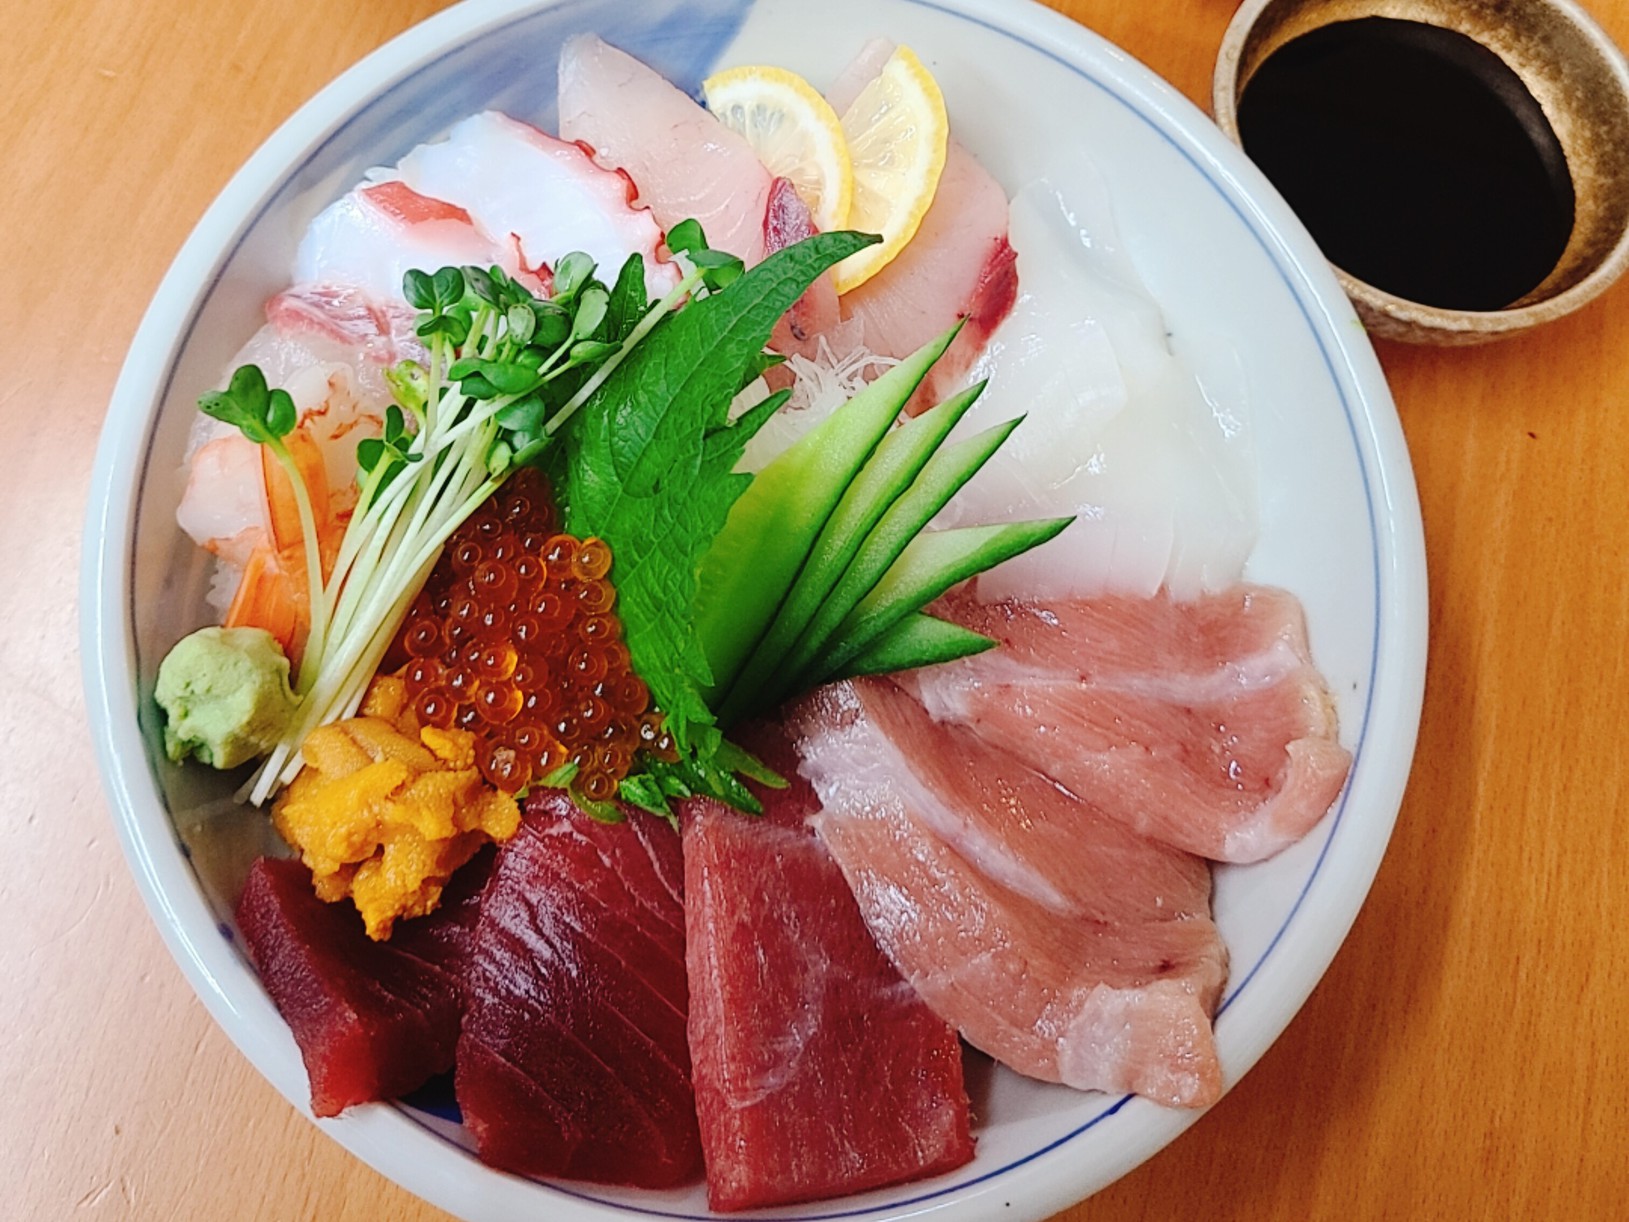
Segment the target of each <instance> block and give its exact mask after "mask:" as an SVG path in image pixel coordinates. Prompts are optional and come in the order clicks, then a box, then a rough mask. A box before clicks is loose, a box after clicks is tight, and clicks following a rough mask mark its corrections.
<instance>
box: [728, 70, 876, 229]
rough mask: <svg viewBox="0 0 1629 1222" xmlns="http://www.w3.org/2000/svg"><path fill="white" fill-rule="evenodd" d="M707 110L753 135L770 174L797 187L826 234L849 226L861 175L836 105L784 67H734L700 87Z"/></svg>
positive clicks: (750, 141)
mask: <svg viewBox="0 0 1629 1222" xmlns="http://www.w3.org/2000/svg"><path fill="white" fill-rule="evenodd" d="M701 92H702V96H703V97H704V98H705V99H706V101H707V109H709V110H711V111H712V112H713V114H714V115H716V116H717V117H718V120H719V122H721V123H723V124H724V126H725V127H728V128H730V129H731V130H733V131H737V132H739V133H740V134H741V135H743V136H745V137H746V140H747V143H748V144H750V145H752V151H753V152H755V153H757V154H758V160H760V161H762V162H763V163H764V168H765V169H767V170H768V171H769V172H770V173H771V174H774V175H776V176H778V177H781V178H785V179H787V180H788V181H790V182H791V184H792V187H793V189H794V190H796V191H797V193H798V196H799V197H800V198H801V199H802V200H803V202H804V203H805V204H806V205H808V208H809V216H810V217H811V218H812V219H813V221H814V223H815V227H816V228H817V229H819V230H820V231H821V232H822V233H830V232H831V231H832V230H834V229H841V228H843V226H844V225H845V223H846V222H847V221H848V212H849V199H850V197H851V196H852V194H853V190H854V176H853V173H852V172H851V170H850V169H849V159H848V145H847V143H846V142H845V141H844V139H843V129H842V125H841V124H840V123H839V122H838V120H837V112H836V111H835V110H833V109H832V108H831V103H830V102H828V101H826V99H825V98H823V97H821V96H820V94H819V92H818V91H817V90H816V89H815V88H814V86H812V85H811V84H809V82H808V81H806V80H804V79H803V78H802V77H801V76H799V75H797V73H795V72H788V71H786V69H784V68H767V67H762V66H751V67H746V68H730V69H728V70H727V71H724V72H720V73H718V74H717V75H715V76H710V77H708V78H707V79H706V80H705V81H703V82H702V85H701Z"/></svg>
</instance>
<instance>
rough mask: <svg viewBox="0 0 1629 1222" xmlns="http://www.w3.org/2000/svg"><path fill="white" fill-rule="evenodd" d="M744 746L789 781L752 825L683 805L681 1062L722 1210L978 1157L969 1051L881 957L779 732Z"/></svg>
mask: <svg viewBox="0 0 1629 1222" xmlns="http://www.w3.org/2000/svg"><path fill="white" fill-rule="evenodd" d="M736 737H738V738H739V741H740V742H741V743H742V744H743V745H744V746H745V747H747V748H748V749H749V750H751V751H752V752H754V754H756V755H757V756H758V757H759V758H760V759H762V760H763V761H764V762H765V763H766V764H768V765H769V766H770V767H771V768H773V769H775V770H776V771H777V772H779V773H780V774H781V775H782V776H784V777H786V778H787V779H788V781H789V782H790V784H789V785H788V787H787V788H785V789H780V790H770V789H765V788H762V787H758V788H755V792H756V793H757V794H758V796H759V797H760V798H761V799H762V801H763V803H764V813H763V815H762V816H761V817H758V818H747V817H745V816H743V815H742V814H741V813H740V812H739V811H735V810H730V809H728V808H727V807H724V806H722V805H720V804H719V803H717V802H714V801H712V800H711V799H707V798H696V799H692V800H690V801H688V802H686V803H685V804H684V814H683V822H684V867H685V919H686V925H687V946H688V950H687V959H688V963H689V969H690V1056H691V1061H692V1063H693V1065H694V1072H695V1084H696V1110H697V1112H698V1114H699V1117H700V1121H701V1134H702V1146H703V1150H704V1151H705V1155H706V1161H707V1193H708V1203H709V1204H710V1205H711V1206H712V1207H713V1208H714V1209H718V1210H732V1209H748V1208H755V1207H760V1206H770V1205H787V1204H792V1203H794V1202H798V1201H809V1200H818V1199H823V1198H826V1197H833V1196H843V1195H847V1194H849V1193H855V1192H864V1191H867V1190H869V1189H872V1188H879V1187H882V1186H884V1185H886V1184H896V1183H900V1182H902V1181H905V1180H912V1179H917V1178H920V1177H922V1176H927V1175H936V1174H939V1173H942V1172H945V1171H949V1170H951V1169H952V1168H954V1167H959V1166H961V1165H962V1164H963V1163H965V1162H967V1161H968V1160H969V1159H971V1158H972V1157H973V1139H972V1135H971V1131H970V1129H971V1120H970V1116H969V1106H968V1099H967V1092H966V1089H965V1087H964V1085H963V1081H962V1060H961V1046H960V1043H959V1041H958V1040H957V1038H956V1032H955V1030H954V1029H953V1028H952V1027H951V1026H950V1025H949V1024H947V1023H946V1022H945V1021H944V1020H943V1019H941V1018H939V1017H937V1016H935V1015H934V1013H933V1012H932V1011H931V1010H929V1009H928V1007H927V1005H926V1004H924V1002H923V1001H922V999H921V998H920V997H918V996H917V993H916V990H915V989H913V988H912V987H911V986H910V985H909V984H907V983H906V982H905V981H904V980H902V979H901V978H900V974H899V972H898V971H896V970H895V969H894V967H893V965H892V964H890V963H889V961H888V959H887V958H886V957H885V956H884V955H883V953H882V952H881V951H880V950H879V949H878V948H877V944H876V942H875V941H874V940H873V939H872V937H871V934H870V933H869V931H868V930H867V929H866V925H865V921H864V920H863V919H862V917H861V915H860V910H859V908H858V906H857V905H856V904H855V901H854V897H853V895H851V894H850V892H849V889H848V885H847V884H846V883H845V882H844V881H843V874H842V872H841V871H840V870H839V869H838V867H837V863H836V862H834V861H833V860H832V857H831V854H830V853H828V852H827V851H826V849H825V847H824V846H823V845H822V844H821V843H820V841H819V840H818V839H816V837H815V835H814V832H813V831H812V830H811V829H810V828H809V827H808V826H807V825H806V822H805V820H806V819H807V817H808V816H809V815H811V814H814V813H815V812H817V811H818V810H819V809H820V802H819V799H818V798H816V797H815V794H814V791H813V790H812V789H811V788H810V787H809V784H808V782H807V781H805V780H803V778H801V777H800V776H798V775H797V771H796V769H797V755H796V752H795V751H794V750H793V749H792V746H791V744H790V742H789V741H788V740H787V738H786V735H785V732H784V731H783V730H782V729H781V727H779V726H778V725H762V726H751V727H744V728H743V729H742V731H740V732H739V733H738V734H737V735H736Z"/></svg>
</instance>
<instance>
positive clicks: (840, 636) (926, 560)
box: [820, 517, 1075, 674]
mask: <svg viewBox="0 0 1629 1222" xmlns="http://www.w3.org/2000/svg"><path fill="white" fill-rule="evenodd" d="M1074 520H1075V519H1074V518H1073V517H1067V518H1046V519H1043V520H1041V521H1036V522H1006V523H1002V524H1001V525H998V526H963V527H958V528H957V529H955V530H936V531H930V532H929V533H927V534H921V535H918V536H917V537H916V538H915V539H913V540H911V542H910V544H909V545H908V546H907V547H906V548H905V550H904V551H903V552H902V553H900V557H899V559H898V560H896V561H894V563H893V565H892V566H890V568H889V569H888V572H887V573H886V574H884V575H883V578H882V580H881V581H879V582H877V584H876V586H875V587H874V588H873V589H872V591H871V593H869V594H867V595H866V596H865V597H864V598H862V599H861V600H860V601H859V604H858V605H857V606H856V607H855V608H854V610H852V611H850V612H849V613H848V615H847V616H846V617H845V618H844V620H843V622H842V623H841V624H839V625H838V627H837V631H836V633H835V634H833V636H832V639H831V641H830V642H829V643H828V644H827V645H826V647H825V648H823V649H822V650H821V652H820V661H821V665H822V667H823V668H824V669H825V670H826V671H827V673H828V674H831V673H836V672H838V671H841V670H842V669H843V668H844V667H846V666H847V665H848V664H849V662H851V661H852V660H853V659H855V658H857V657H859V656H860V655H861V654H862V653H864V652H865V651H866V649H868V648H869V647H870V646H871V645H872V643H873V642H875V641H876V640H878V639H879V638H880V637H881V636H882V635H883V633H885V632H887V631H888V630H889V629H890V628H892V627H893V626H894V625H895V624H897V623H899V621H900V620H902V619H904V618H905V617H906V616H907V615H909V614H910V613H911V612H912V611H917V610H920V609H921V608H922V607H924V606H926V605H927V604H928V603H930V602H932V601H933V600H934V599H936V598H938V597H939V595H941V594H943V593H944V592H945V591H946V590H948V589H950V587H951V586H953V585H955V584H957V583H958V582H961V581H965V580H967V578H969V577H971V576H973V575H974V574H975V573H982V572H983V571H984V570H985V569H988V568H993V567H994V566H995V565H998V564H1000V563H1001V562H1002V561H1003V560H1011V559H1012V558H1013V557H1014V556H1016V555H1018V554H1020V553H1021V552H1027V551H1028V550H1029V549H1030V548H1032V547H1037V546H1039V545H1040V544H1042V543H1045V542H1046V541H1047V540H1048V539H1051V538H1054V537H1055V536H1056V535H1057V534H1058V532H1059V531H1061V530H1063V528H1064V527H1066V526H1068V525H1069V523H1071V522H1073V521H1074Z"/></svg>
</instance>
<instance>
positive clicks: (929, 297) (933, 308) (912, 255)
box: [826, 39, 1018, 412]
mask: <svg viewBox="0 0 1629 1222" xmlns="http://www.w3.org/2000/svg"><path fill="white" fill-rule="evenodd" d="M893 49H894V44H893V43H891V42H889V41H887V40H886V39H872V40H871V41H870V42H868V43H867V44H866V45H865V46H864V47H862V48H861V50H860V53H859V55H858V56H857V57H856V58H855V60H854V62H853V63H851V64H850V65H849V66H848V68H846V69H845V70H844V71H843V73H842V75H841V76H839V77H838V79H837V81H836V82H835V83H834V84H833V86H832V88H831V89H830V90H829V91H828V92H827V95H826V96H827V97H828V99H829V100H830V101H831V104H832V107H833V109H835V110H836V111H837V113H838V114H842V113H843V112H844V111H845V110H847V109H848V107H849V104H850V103H852V102H853V101H854V99H855V98H856V97H857V96H858V95H859V93H860V91H861V90H862V89H863V88H864V87H865V85H866V84H867V82H869V81H870V80H871V78H872V77H874V76H876V74H877V73H878V72H880V71H881V70H882V65H883V64H884V63H885V62H887V59H888V57H889V55H891V54H892V53H893ZM1017 294H1018V269H1017V261H1016V257H1015V255H1014V253H1013V248H1012V246H1011V245H1010V244H1009V243H1008V241H1007V193H1006V191H1004V190H1003V189H1002V187H1001V184H1000V183H998V182H996V180H995V179H994V178H992V177H991V176H990V175H989V173H988V172H987V171H986V170H985V169H984V167H983V166H981V165H980V164H979V163H978V160H977V159H976V158H974V156H973V155H972V154H971V153H969V152H968V151H967V150H966V149H965V148H963V147H962V146H961V145H960V144H958V143H957V142H956V140H955V138H954V137H952V139H951V140H950V143H949V145H948V147H947V149H946V153H945V168H944V172H943V173H942V174H941V175H940V178H939V186H938V189H937V191H936V192H935V193H934V197H933V203H932V205H931V206H930V207H929V208H928V211H927V214H926V215H925V216H923V218H922V224H921V226H920V227H919V228H918V229H917V231H916V236H915V237H913V238H912V239H911V240H910V242H908V243H907V244H906V246H905V249H904V250H902V251H900V253H899V254H898V255H897V256H896V257H895V258H894V260H893V262H891V263H889V264H888V266H887V267H885V268H883V269H882V271H880V272H878V273H877V274H876V275H875V276H873V277H872V278H871V279H870V280H868V281H866V282H865V283H864V284H862V285H861V286H860V287H859V288H857V289H854V290H852V291H851V292H849V293H846V294H844V295H843V297H842V298H840V303H841V306H842V314H843V318H844V319H845V320H859V321H860V322H861V324H862V325H863V327H864V343H865V346H866V347H867V348H869V349H870V350H871V351H872V352H876V353H879V354H881V355H884V356H892V357H896V358H903V357H906V356H909V355H910V354H911V353H912V352H915V351H916V350H917V349H918V348H920V347H921V346H922V345H923V344H925V343H927V342H928V341H929V340H931V339H933V338H934V337H936V336H938V335H939V334H941V333H942V332H943V331H944V330H945V329H946V328H947V327H949V326H950V325H951V324H952V323H954V322H956V321H957V319H964V320H966V321H965V324H964V325H963V327H962V331H961V334H960V335H958V336H957V337H956V342H955V343H954V344H952V345H951V346H950V348H949V349H948V350H947V351H946V352H945V354H944V356H942V357H940V358H939V362H938V363H937V364H936V365H935V366H934V367H933V370H932V371H931V372H930V373H929V375H928V377H927V379H926V381H924V382H923V384H922V386H921V388H919V389H918V391H917V393H916V395H915V396H914V397H913V398H912V400H911V406H910V408H909V410H911V411H913V412H916V411H922V410H924V409H926V408H928V407H931V406H932V405H933V404H935V403H938V402H941V401H942V400H944V399H946V398H948V397H949V396H950V394H951V393H952V392H954V391H955V390H957V389H959V388H960V387H961V386H963V385H964V384H965V383H966V382H967V380H968V379H967V374H968V371H969V370H970V369H971V368H972V366H973V363H974V361H976V360H977V359H978V355H979V353H980V352H981V351H982V350H983V348H984V345H985V342H986V341H987V340H988V339H989V337H990V334H991V332H992V331H994V330H995V328H996V327H997V325H999V324H1000V322H1001V320H1002V319H1003V318H1005V317H1006V316H1007V313H1008V311H1010V310H1011V309H1012V306H1013V302H1014V300H1015V299H1016V298H1017Z"/></svg>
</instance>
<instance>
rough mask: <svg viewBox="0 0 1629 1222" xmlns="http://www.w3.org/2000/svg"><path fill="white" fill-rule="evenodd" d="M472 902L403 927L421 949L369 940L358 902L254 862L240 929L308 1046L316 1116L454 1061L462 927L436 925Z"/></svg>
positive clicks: (423, 1078) (277, 866) (294, 867)
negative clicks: (330, 900) (328, 897)
mask: <svg viewBox="0 0 1629 1222" xmlns="http://www.w3.org/2000/svg"><path fill="white" fill-rule="evenodd" d="M467 889H468V887H467V884H466V890H467ZM449 890H451V889H449ZM466 898H467V897H466ZM467 910H468V904H467V903H466V902H465V900H461V899H459V898H457V897H454V899H453V901H452V903H451V904H450V906H449V907H448V908H446V909H444V910H443V911H444V912H445V914H446V915H441V914H439V913H438V914H432V915H430V916H427V917H424V918H422V919H421V920H419V921H414V922H410V923H409V924H404V926H403V929H404V931H405V930H406V929H407V928H408V927H409V925H413V926H418V927H419V928H418V929H417V930H416V931H415V932H414V934H413V935H412V939H411V940H412V941H413V942H414V944H415V946H416V947H417V950H418V953H412V952H410V951H408V950H406V949H403V948H402V947H398V946H397V945H395V944H394V943H393V942H373V941H370V940H369V939H368V936H367V934H366V933H364V932H363V929H362V920H361V918H360V917H359V916H358V915H357V912H356V909H355V908H354V907H352V906H351V905H350V904H349V903H342V904H325V903H324V902H323V901H322V900H320V899H318V898H317V896H316V894H315V892H313V890H312V887H311V872H310V871H309V870H308V869H306V867H305V866H304V865H302V864H301V863H300V862H298V861H286V860H279V859H275V858H269V857H262V858H261V859H260V860H259V861H257V862H255V864H254V865H253V866H252V867H250V870H249V879H248V882H247V883H246V884H245V885H244V888H243V897H242V899H240V900H239V901H238V911H237V918H238V927H239V929H240V930H242V932H243V939H244V942H245V944H246V945H247V947H248V950H249V957H250V958H251V959H252V960H253V961H254V965H255V967H256V968H257V969H258V970H259V972H260V979H261V981H262V983H264V984H265V986H266V991H267V992H268V993H270V994H271V998H272V1001H273V1002H275V1003H276V1005H277V1009H278V1011H279V1012H280V1013H281V1014H282V1015H283V1018H284V1020H285V1021H286V1022H287V1023H288V1025H289V1029H290V1030H291V1031H292V1032H293V1033H294V1042H295V1043H296V1044H298V1045H299V1047H300V1055H301V1057H302V1058H303V1059H304V1061H305V1067H306V1073H307V1075H309V1077H310V1079H311V1111H312V1112H313V1113H314V1114H315V1115H318V1116H337V1115H339V1114H340V1112H342V1111H344V1110H345V1109H346V1108H348V1107H350V1106H352V1105H353V1104H357V1103H370V1102H374V1101H376V1100H380V1099H393V1098H395V1097H396V1096H398V1095H405V1094H407V1093H408V1092H409V1091H413V1090H417V1089H418V1088H419V1087H420V1086H422V1085H424V1083H425V1082H427V1081H428V1080H429V1079H430V1078H432V1077H434V1076H435V1075H436V1074H438V1073H445V1072H446V1071H447V1070H448V1069H450V1068H451V1067H452V1063H453V1050H454V1048H455V1047H456V1045H457V1040H458V1010H459V1002H458V998H459V989H458V974H457V972H458V963H457V960H458V957H459V955H460V953H461V952H460V949H459V946H460V943H459V938H458V935H457V934H456V933H455V932H451V931H450V930H449V929H447V928H439V927H441V926H449V925H450V926H456V925H457V924H458V922H459V921H461V920H462V919H463V918H464V917H465V916H467ZM436 948H439V949H436Z"/></svg>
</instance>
